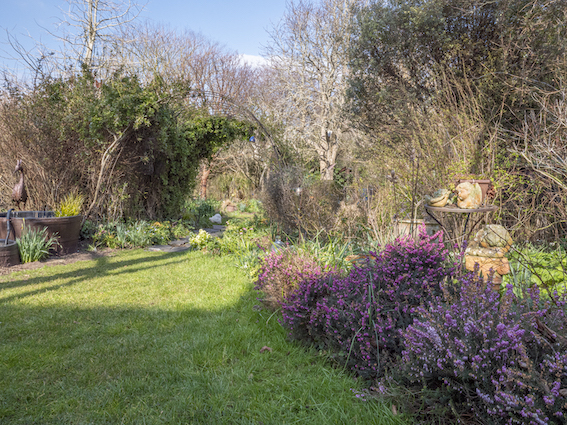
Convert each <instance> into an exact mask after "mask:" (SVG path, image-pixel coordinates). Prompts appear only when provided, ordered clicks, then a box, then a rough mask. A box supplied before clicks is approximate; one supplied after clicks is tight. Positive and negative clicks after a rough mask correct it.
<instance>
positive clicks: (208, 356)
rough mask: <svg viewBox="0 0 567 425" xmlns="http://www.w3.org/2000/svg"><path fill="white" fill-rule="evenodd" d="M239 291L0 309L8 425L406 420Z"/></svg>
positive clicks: (0, 367)
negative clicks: (364, 395)
mask: <svg viewBox="0 0 567 425" xmlns="http://www.w3.org/2000/svg"><path fill="white" fill-rule="evenodd" d="M168 258H169V257H168ZM169 259H177V256H172V258H169ZM142 260H143V259H140V260H137V261H135V262H134V264H139V263H141V262H142ZM177 260H178V261H181V260H180V259H177ZM125 263H130V262H129V261H124V262H117V263H116V265H115V267H112V268H111V270H116V269H118V268H119V267H121V266H123V265H124V264H125ZM130 265H132V264H130ZM162 265H163V262H162ZM153 267H154V266H153ZM63 275H67V273H64V274H63ZM83 275H86V276H90V274H89V273H87V272H84V271H83ZM236 284H237V285H241V287H242V288H243V289H244V290H243V291H241V292H242V294H243V295H242V294H241V295H236V296H235V297H234V301H232V302H231V303H227V304H226V305H224V306H221V307H220V308H219V309H217V310H214V311H211V310H206V309H201V308H194V307H190V306H185V307H182V308H179V306H171V305H169V304H167V303H166V302H165V301H164V303H163V305H158V306H155V307H149V308H130V307H104V306H100V307H94V308H77V307H75V306H74V302H71V303H69V305H61V304H57V305H45V306H44V305H41V304H40V305H36V306H29V305H28V304H26V303H25V300H24V301H22V302H19V303H10V304H2V305H0V322H1V324H0V359H2V362H0V419H1V422H2V423H36V422H37V423H42V424H60V423H95V424H97V423H132V424H135V423H203V424H217V423H227V424H245V423H246V424H248V423H250V424H251V423H255V424H257V423H261V422H262V423H266V424H268V423H290V422H295V421H299V422H301V423H346V422H347V421H348V422H353V423H401V422H400V421H399V419H398V420H394V418H392V419H391V420H387V418H383V419H380V420H378V419H379V416H380V415H378V413H377V410H376V408H372V406H371V405H369V404H368V403H367V404H363V403H359V402H358V403H357V402H356V401H355V402H353V397H354V395H353V394H352V392H351V391H350V390H349V386H354V385H355V384H354V382H352V380H351V378H349V377H347V376H344V375H342V374H341V373H340V372H339V371H336V370H334V369H333V368H332V367H329V366H328V365H327V364H326V363H325V362H324V360H323V359H321V358H317V357H315V356H313V355H312V354H306V353H305V351H304V349H303V348H302V347H300V346H298V345H296V344H291V343H289V342H288V341H287V339H286V332H285V331H284V330H283V329H282V328H281V326H279V325H278V324H277V322H276V319H272V318H270V317H269V316H270V313H268V312H266V311H257V309H255V308H254V307H255V304H256V296H257V295H256V294H255V293H254V292H252V291H249V290H246V288H248V287H249V285H247V284H246V283H245V282H244V283H243V282H237V283H236ZM218 288H220V286H218V287H217V288H212V290H216V291H219V289H218ZM16 298H18V297H16ZM263 347H270V349H269V350H266V349H263ZM345 381H346V383H345ZM22 421H23V422H22Z"/></svg>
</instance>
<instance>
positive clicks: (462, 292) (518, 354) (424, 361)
mask: <svg viewBox="0 0 567 425" xmlns="http://www.w3.org/2000/svg"><path fill="white" fill-rule="evenodd" d="M491 286H492V285H491V282H490V280H489V281H488V284H487V282H484V281H483V280H482V279H481V278H478V277H475V275H474V274H468V275H466V276H465V277H463V278H461V279H460V280H459V281H458V282H457V283H455V284H454V285H453V286H451V285H449V286H448V287H447V291H446V294H445V297H444V299H434V300H433V301H432V302H431V303H430V304H429V305H428V306H427V307H425V306H424V307H421V308H419V309H418V311H417V313H418V315H419V317H418V318H416V320H415V321H414V323H413V324H412V325H411V326H409V327H408V328H407V329H406V331H405V332H404V333H403V341H404V346H405V349H404V352H403V364H404V371H405V373H406V377H407V379H409V381H410V382H414V383H416V384H419V385H420V386H422V385H425V386H426V387H427V388H429V389H431V390H436V391H437V395H436V397H437V398H438V397H439V394H442V396H444V397H447V395H448V396H449V398H450V400H452V402H453V403H454V406H455V407H456V410H457V411H458V412H459V413H460V414H463V413H464V414H467V415H470V414H471V413H472V414H473V415H474V416H475V417H476V418H478V419H480V420H482V421H483V423H506V424H549V423H553V424H560V423H565V420H566V418H565V415H566V414H567V338H566V337H565V336H566V331H567V321H566V315H565V302H559V303H556V304H553V303H552V302H551V301H542V300H540V298H539V293H538V292H537V288H534V290H532V291H531V292H530V293H529V294H527V295H526V296H525V297H524V299H522V300H520V299H517V298H516V297H515V296H514V294H513V292H512V286H511V285H509V286H508V290H507V292H506V293H505V294H504V295H503V296H502V298H500V296H499V294H498V293H496V292H494V291H493V290H492V289H491ZM424 394H425V393H424Z"/></svg>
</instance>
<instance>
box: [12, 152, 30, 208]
mask: <svg viewBox="0 0 567 425" xmlns="http://www.w3.org/2000/svg"><path fill="white" fill-rule="evenodd" d="M18 171H20V181H18V183H16V185H15V186H14V189H13V190H12V200H13V201H14V202H15V203H16V205H17V206H18V209H21V208H20V203H22V202H23V203H24V208H25V207H26V201H27V200H28V193H27V192H26V184H25V182H24V167H23V165H22V160H21V159H18V163H17V164H16V169H15V170H14V173H17V172H18Z"/></svg>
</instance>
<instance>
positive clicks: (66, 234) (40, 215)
mask: <svg viewBox="0 0 567 425" xmlns="http://www.w3.org/2000/svg"><path fill="white" fill-rule="evenodd" d="M82 221H83V216H82V215H74V216H71V217H55V213H54V212H53V211H14V212H12V214H11V217H10V227H11V230H10V235H8V237H9V238H12V239H17V238H19V237H21V235H22V230H23V227H24V225H25V227H26V229H35V230H41V229H43V228H46V229H47V235H48V236H52V235H55V234H57V237H58V242H59V245H53V247H52V250H53V251H54V252H56V253H57V254H71V253H73V252H75V251H76V250H77V246H78V245H79V236H80V233H81V223H82ZM7 225H8V223H7V220H6V213H0V238H6V236H7V235H6V233H7Z"/></svg>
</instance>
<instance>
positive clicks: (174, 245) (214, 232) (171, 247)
mask: <svg viewBox="0 0 567 425" xmlns="http://www.w3.org/2000/svg"><path fill="white" fill-rule="evenodd" d="M225 229H226V226H222V225H220V224H215V225H213V227H212V228H207V229H203V230H205V231H206V232H207V233H209V234H210V235H211V236H215V237H219V236H222V234H223V232H224V230H225ZM196 232H198V230H197V231H196ZM189 239H190V238H189V237H186V238H180V239H177V240H175V241H171V242H169V243H168V244H167V245H153V246H150V247H149V248H148V251H161V252H180V251H186V250H188V249H190V248H191V244H190V243H189Z"/></svg>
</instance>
